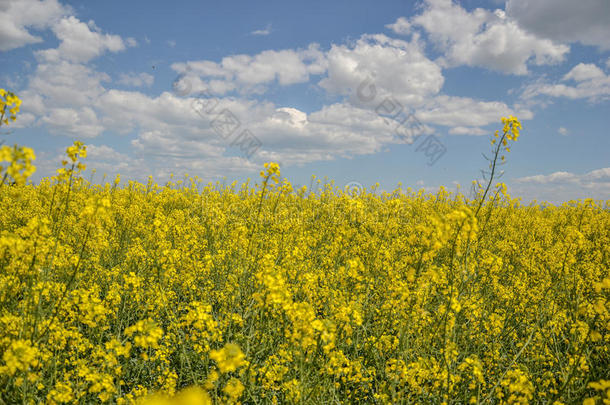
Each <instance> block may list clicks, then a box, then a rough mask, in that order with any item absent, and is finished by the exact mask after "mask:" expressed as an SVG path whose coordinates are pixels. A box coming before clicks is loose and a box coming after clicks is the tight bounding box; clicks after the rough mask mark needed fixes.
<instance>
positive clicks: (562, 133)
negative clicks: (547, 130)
mask: <svg viewBox="0 0 610 405" xmlns="http://www.w3.org/2000/svg"><path fill="white" fill-rule="evenodd" d="M557 132H558V133H559V135H563V136H566V135H568V134H569V133H570V131H568V129H567V128H564V127H559V129H558V130H557Z"/></svg>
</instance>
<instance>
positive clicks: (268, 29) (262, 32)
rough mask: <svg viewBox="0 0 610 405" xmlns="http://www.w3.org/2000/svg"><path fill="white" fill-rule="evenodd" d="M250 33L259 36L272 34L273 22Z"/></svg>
mask: <svg viewBox="0 0 610 405" xmlns="http://www.w3.org/2000/svg"><path fill="white" fill-rule="evenodd" d="M250 34H251V35H259V36H266V35H269V34H271V24H267V26H266V27H265V28H263V29H261V30H254V31H252V32H251V33H250Z"/></svg>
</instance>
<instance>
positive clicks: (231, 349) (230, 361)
mask: <svg viewBox="0 0 610 405" xmlns="http://www.w3.org/2000/svg"><path fill="white" fill-rule="evenodd" d="M210 358H211V359H212V360H214V361H215V362H216V364H217V365H218V369H219V370H220V372H221V373H223V374H225V373H229V372H231V371H235V370H237V369H238V368H240V367H243V366H246V365H247V364H248V361H247V360H246V356H245V355H244V353H243V352H242V351H241V349H240V347H239V346H238V345H236V344H235V343H227V344H226V345H225V346H224V347H223V348H222V349H220V350H212V351H211V352H210Z"/></svg>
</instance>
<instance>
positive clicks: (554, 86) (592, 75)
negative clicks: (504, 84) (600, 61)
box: [523, 63, 610, 102]
mask: <svg viewBox="0 0 610 405" xmlns="http://www.w3.org/2000/svg"><path fill="white" fill-rule="evenodd" d="M537 96H550V97H565V98H569V99H573V100H575V99H588V100H589V101H591V102H601V101H604V100H607V99H608V98H609V96H610V75H608V74H606V73H605V72H604V71H603V70H602V69H600V68H599V67H598V66H596V65H594V64H591V63H579V64H578V65H576V66H574V67H573V68H572V69H571V70H570V71H569V72H568V73H566V74H565V75H564V76H563V77H562V78H561V80H560V82H556V83H545V82H539V83H534V84H531V85H529V86H527V87H526V88H525V90H524V91H523V97H524V98H525V99H533V98H535V97H537Z"/></svg>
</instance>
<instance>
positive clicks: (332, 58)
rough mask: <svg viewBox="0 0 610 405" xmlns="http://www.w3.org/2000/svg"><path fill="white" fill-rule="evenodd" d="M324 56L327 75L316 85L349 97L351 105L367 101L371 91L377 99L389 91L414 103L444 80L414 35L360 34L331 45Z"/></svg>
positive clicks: (399, 98) (436, 91)
mask: <svg viewBox="0 0 610 405" xmlns="http://www.w3.org/2000/svg"><path fill="white" fill-rule="evenodd" d="M327 59H328V73H327V77H325V78H324V79H322V80H321V81H320V86H321V87H322V88H324V89H325V90H326V91H327V92H330V93H334V94H340V95H344V96H348V97H350V101H351V102H352V103H354V104H355V105H362V104H367V101H366V99H368V98H370V97H372V96H373V94H372V93H375V94H374V97H375V100H378V101H377V103H379V102H381V101H382V100H383V99H384V98H385V97H388V96H390V95H391V96H393V97H395V98H396V99H397V100H398V101H399V102H401V103H403V104H406V105H410V106H415V105H418V104H421V103H422V102H423V101H424V100H425V99H426V98H428V97H430V96H431V95H434V94H436V93H438V92H439V91H440V90H441V88H442V86H443V83H444V78H443V75H442V72H441V68H440V67H439V66H438V65H437V64H435V63H434V62H432V61H431V60H429V59H428V58H427V57H426V56H425V55H424V53H423V50H422V46H421V44H420V43H419V41H418V38H417V36H414V38H412V40H411V41H410V42H407V41H403V40H398V39H392V38H389V37H387V36H385V35H382V34H379V35H363V36H362V37H361V38H360V39H358V40H357V41H356V42H355V43H354V44H353V45H351V46H349V45H333V46H332V48H331V49H330V50H329V51H328V53H327ZM367 79H368V80H370V84H369V82H365V80H367ZM362 86H364V88H363V87H362ZM371 86H373V87H371ZM359 89H360V90H361V92H360V93H359V92H358V90H359ZM358 94H361V95H363V97H359V96H358ZM363 99H364V100H363Z"/></svg>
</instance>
